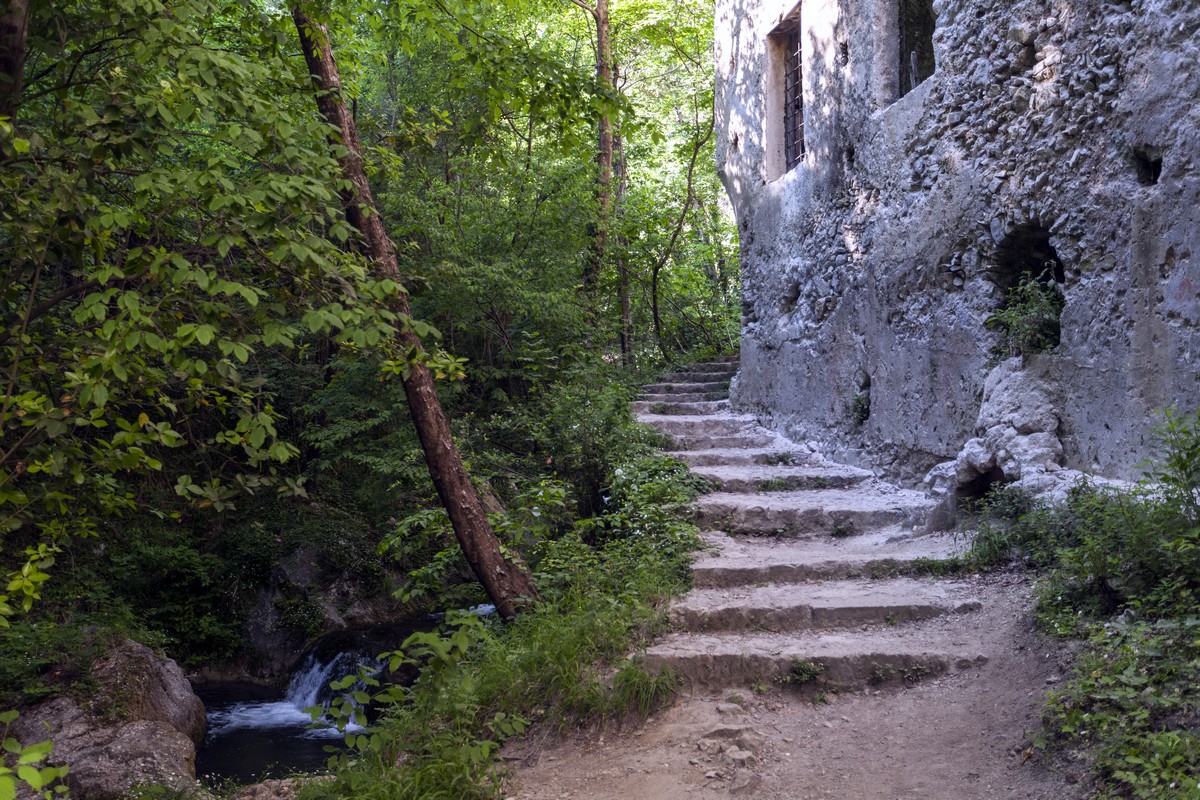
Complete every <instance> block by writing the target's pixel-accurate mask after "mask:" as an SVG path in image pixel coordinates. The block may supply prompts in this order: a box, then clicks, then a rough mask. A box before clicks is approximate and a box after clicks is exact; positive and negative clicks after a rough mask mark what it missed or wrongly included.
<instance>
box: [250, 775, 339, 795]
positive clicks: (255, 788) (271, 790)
mask: <svg viewBox="0 0 1200 800" xmlns="http://www.w3.org/2000/svg"><path fill="white" fill-rule="evenodd" d="M328 780H332V777H331V776H327V775H318V776H315V777H309V778H273V779H271V780H267V781H263V782H262V783H255V784H251V785H250V786H247V787H245V788H244V789H240V790H239V791H238V792H237V794H235V795H234V796H233V798H232V800H296V797H297V795H299V793H300V790H301V789H303V788H304V786H305V785H306V784H309V783H320V782H322V781H328Z"/></svg>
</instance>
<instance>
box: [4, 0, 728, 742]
mask: <svg viewBox="0 0 1200 800" xmlns="http://www.w3.org/2000/svg"><path fill="white" fill-rule="evenodd" d="M305 5H306V6H311V7H312V9H313V10H314V11H319V12H320V13H321V16H322V18H323V19H327V20H329V21H330V22H331V31H332V38H333V46H334V50H335V52H336V54H337V57H338V60H339V63H340V66H341V69H342V73H343V76H344V78H345V80H346V91H347V94H348V96H349V98H350V99H351V100H352V101H353V104H354V111H355V114H356V117H357V121H358V125H359V128H360V131H361V134H362V139H363V146H364V151H365V157H366V163H367V169H368V171H369V173H370V177H371V181H372V184H373V189H374V192H375V196H376V198H377V201H378V204H379V207H380V214H381V217H382V218H383V219H384V221H385V223H386V226H387V229H388V231H389V233H390V234H391V237H392V239H393V240H394V241H395V243H396V245H397V249H398V251H399V254H400V259H401V267H402V271H403V272H404V275H405V280H404V283H405V285H404V286H403V287H401V286H400V285H398V284H397V283H396V282H395V281H389V280H380V279H378V278H377V277H374V276H373V274H372V265H371V263H369V262H368V260H367V259H366V258H365V257H364V256H363V255H362V253H361V252H360V251H359V248H358V247H357V246H356V243H355V242H356V236H355V231H354V230H352V229H351V228H350V227H349V225H348V224H347V222H346V219H345V214H344V209H343V205H342V201H343V196H342V192H343V189H344V186H345V184H344V183H343V177H342V173H341V172H340V171H339V168H338V163H337V161H336V156H337V155H338V154H339V153H340V152H341V150H340V147H339V146H338V145H337V143H336V142H333V143H331V141H330V139H329V129H328V127H327V126H326V125H325V123H324V122H323V121H322V120H321V118H320V116H319V115H318V114H317V113H316V108H315V106H314V99H313V93H312V86H311V83H310V81H309V79H308V75H307V70H306V69H305V66H304V62H303V59H301V58H300V56H299V53H298V48H297V41H296V31H295V29H294V27H293V26H292V24H291V20H290V18H289V17H288V15H287V14H286V11H287V9H286V7H282V6H280V5H278V4H273V3H244V2H233V1H232V0H112V1H111V2H95V0H70V2H65V3H55V4H33V8H32V11H31V12H30V13H31V16H30V18H29V27H28V29H29V31H30V33H29V38H28V42H27V44H26V52H25V58H24V73H23V79H24V86H23V90H22V91H21V93H20V95H19V96H18V97H17V98H16V103H15V106H14V110H13V113H12V116H11V117H7V118H5V117H0V194H2V195H3V197H4V199H3V201H2V202H0V308H2V313H0V364H4V365H5V366H4V370H3V372H2V373H0V380H2V381H3V382H4V396H3V399H2V400H0V545H2V547H0V568H3V570H4V571H5V573H6V576H7V580H6V581H5V584H4V587H0V589H3V591H0V628H3V630H0V707H9V706H18V707H19V706H21V705H23V704H27V703H29V702H33V701H35V700H36V699H38V698H40V697H44V696H45V695H47V694H50V693H53V692H58V691H64V690H67V691H73V692H77V693H80V692H83V693H86V691H87V690H88V689H87V686H86V681H84V682H83V683H80V680H81V679H83V678H84V677H85V675H86V667H87V662H88V661H89V659H90V656H91V654H93V653H97V652H101V651H102V650H103V648H104V647H105V646H106V645H107V644H108V643H109V642H111V641H113V640H114V638H115V637H118V636H122V635H131V636H134V637H136V638H139V639H141V640H143V641H147V642H149V643H151V644H153V645H157V646H161V647H163V648H164V649H165V650H166V651H167V653H168V654H169V655H172V656H174V657H176V658H178V659H179V660H181V661H182V662H183V663H185V664H186V665H188V666H196V665H200V664H205V663H229V662H233V663H248V662H249V661H251V660H252V659H253V656H254V654H253V653H251V652H248V651H247V646H246V640H245V625H244V623H245V621H246V618H247V615H248V612H249V611H250V608H251V606H252V604H253V603H255V602H258V600H257V598H261V597H262V596H263V595H262V592H263V591H264V590H266V591H268V592H269V596H270V598H271V599H270V603H271V604H272V605H273V608H274V612H275V613H276V614H277V615H278V618H279V620H280V622H281V625H282V626H283V627H284V628H285V629H286V630H287V631H288V632H289V635H290V636H292V639H293V645H294V646H302V645H303V644H304V643H305V642H310V641H312V639H313V638H314V637H317V636H319V635H320V634H321V633H322V632H323V631H326V630H328V627H329V625H330V622H329V614H328V613H327V611H328V605H329V603H330V600H329V597H328V595H327V591H328V588H329V587H330V586H332V585H334V584H335V583H338V582H340V583H341V584H343V585H350V586H351V587H352V592H353V593H352V596H351V597H350V598H349V600H348V601H346V600H345V598H343V601H346V602H358V601H359V600H363V601H371V600H373V599H375V598H378V597H381V596H382V597H386V596H389V595H390V594H391V593H392V592H393V591H399V592H400V593H401V594H402V595H403V596H404V597H405V598H406V599H407V600H408V601H409V602H410V603H412V604H417V603H421V604H425V605H428V606H438V605H454V604H456V603H458V602H473V601H474V600H477V599H479V589H478V586H477V585H476V584H474V582H473V581H472V580H471V578H470V575H469V573H468V572H467V571H466V569H465V565H464V563H463V561H462V558H461V556H460V555H459V554H458V553H457V551H456V550H455V548H454V547H453V546H452V540H451V539H450V538H449V536H448V533H447V529H446V526H445V524H444V522H443V521H442V519H441V518H440V517H439V513H440V512H439V511H438V510H437V508H436V506H437V504H436V500H435V495H434V492H433V489H432V486H431V484H430V480H429V478H428V474H427V472H426V471H425V468H424V464H423V460H422V455H421V450H420V447H419V446H418V442H417V437H416V435H415V431H414V429H413V425H412V423H411V421H410V418H409V415H408V412H407V408H406V403H405V398H404V393H403V391H402V390H401V388H400V386H399V382H398V381H397V380H395V377H396V376H398V375H401V374H403V373H404V371H405V370H406V369H407V366H408V364H409V363H410V362H411V359H413V358H414V357H416V356H415V354H414V353H413V352H412V351H411V350H405V349H401V348H398V347H397V346H396V345H395V344H394V343H395V340H396V338H395V334H396V332H397V331H398V330H411V331H412V332H414V333H416V334H417V335H418V336H420V337H421V338H422V339H423V340H424V342H425V344H426V348H427V349H428V351H429V354H428V356H426V357H425V358H426V360H427V362H428V363H429V364H430V366H431V367H432V368H433V369H434V370H435V371H436V373H437V375H438V377H439V378H440V379H442V383H441V386H440V391H441V399H442V402H443V404H444V405H445V407H446V408H447V410H448V412H449V415H450V417H451V419H452V420H453V424H454V433H455V437H456V440H457V441H458V443H459V446H460V448H461V449H462V451H463V453H464V455H465V459H466V461H467V465H468V467H469V469H470V471H471V473H472V475H473V477H474V479H475V481H476V483H477V485H478V487H479V489H480V491H481V493H482V494H483V495H484V496H485V499H486V500H487V502H488V504H489V507H490V508H491V509H492V510H493V513H492V521H493V524H494V525H495V526H496V527H497V530H498V532H499V533H500V535H501V536H502V538H503V540H504V543H505V545H506V546H508V547H510V548H513V549H514V550H516V551H519V552H521V553H522V554H523V555H524V557H525V558H526V560H528V561H529V562H530V563H531V564H532V565H533V566H534V567H535V568H537V569H539V570H540V571H541V573H540V574H541V578H540V580H541V581H542V583H543V585H544V590H545V591H546V592H547V596H548V597H549V598H550V602H549V603H548V607H551V608H560V607H561V608H566V606H562V605H561V604H563V603H567V600H566V599H565V597H566V594H570V592H568V591H567V590H566V589H565V588H564V589H562V591H561V592H560V591H559V589H557V588H556V586H558V583H556V581H566V580H568V579H567V577H565V573H562V574H559V575H558V577H551V576H552V575H554V574H555V573H554V569H553V565H555V564H556V563H559V561H563V563H564V564H567V566H563V567H562V569H563V570H567V571H569V569H568V567H570V568H571V569H574V568H578V564H579V563H582V562H581V561H580V560H581V559H583V560H586V559H590V558H597V559H601V560H602V561H605V560H606V559H608V560H614V559H615V560H614V561H613V563H616V561H621V560H622V559H624V561H622V563H623V564H624V566H623V567H621V569H626V570H632V571H633V572H630V573H629V575H630V576H632V575H634V573H636V572H637V570H638V569H643V566H636V565H635V564H634V561H635V560H636V559H634V555H633V554H634V552H635V549H632V548H635V546H634V545H633V544H631V542H632V541H633V539H632V538H631V537H633V532H635V531H636V530H639V529H640V528H639V527H638V526H640V525H643V523H644V524H646V525H651V524H658V523H656V522H654V521H653V520H643V521H639V520H637V519H632V518H628V517H622V516H620V514H617V515H616V516H614V515H613V514H612V512H613V511H614V510H619V509H625V508H627V506H626V505H624V504H622V503H623V501H622V503H617V504H615V505H614V501H613V500H612V494H611V492H613V491H618V490H619V491H632V490H631V489H628V487H627V488H626V489H620V487H621V486H623V485H624V484H622V482H621V481H622V479H621V478H620V476H618V477H617V478H615V479H614V477H613V476H614V468H615V467H616V465H617V464H619V463H626V462H630V461H632V460H634V459H636V458H637V457H639V456H641V455H642V454H644V453H645V452H647V450H648V448H649V447H650V446H651V445H652V444H653V439H652V437H650V436H649V435H648V434H647V433H645V432H643V431H640V430H639V429H637V428H636V427H635V426H634V425H633V424H632V422H631V419H630V416H629V412H628V402H629V400H630V399H631V398H632V397H633V396H634V389H633V386H634V385H635V384H636V382H637V380H638V379H639V375H641V376H644V375H645V374H647V372H648V371H650V370H653V369H655V368H657V367H659V366H661V365H662V364H664V363H666V362H668V361H679V360H681V359H684V358H686V357H687V355H686V354H687V353H688V352H692V351H705V352H716V351H720V350H722V349H729V348H731V347H733V346H734V343H735V339H736V336H735V332H736V312H737V304H736V300H735V297H736V288H737V275H736V263H737V254H736V250H735V248H736V244H735V239H734V232H733V229H732V227H731V225H730V223H729V222H728V220H727V219H726V218H725V215H724V214H723V213H722V212H721V210H720V207H719V204H718V201H717V197H718V184H717V182H716V179H715V176H714V175H713V174H712V171H711V169H710V168H709V165H710V163H711V158H712V141H711V129H712V108H711V94H712V88H711V72H712V69H711V52H710V48H711V29H710V26H711V8H710V7H709V6H707V5H705V4H701V3H694V2H692V1H691V0H655V2H649V1H648V0H638V1H637V2H632V1H631V2H629V3H627V4H624V5H615V6H613V8H612V30H611V33H612V37H613V44H614V48H615V49H614V53H615V57H616V58H617V60H618V62H619V64H620V70H619V72H618V80H617V81H616V83H615V84H614V85H613V86H611V87H605V86H602V85H600V84H599V83H598V82H597V79H596V75H595V57H594V53H593V51H592V47H593V45H594V35H595V31H594V30H593V29H591V28H589V23H588V20H587V18H586V17H585V16H584V15H582V14H581V13H580V12H579V9H578V8H577V7H576V6H574V5H571V4H569V3H566V2H561V3H551V2H544V1H542V0H539V2H522V3H517V2H515V0H514V1H512V2H500V3H494V4H482V3H478V2H474V0H455V2H449V3H447V2H442V0H434V2H423V0H404V1H403V2H388V1H385V0H378V1H374V0H362V1H361V2H353V3H338V4H322V3H307V2H306V3H305ZM6 41H7V40H6ZM5 46H8V45H5ZM4 63H5V64H8V63H10V62H9V61H5V62H4ZM5 77H6V76H0V78H5ZM602 114H603V115H608V116H609V117H610V118H611V119H612V121H613V125H614V131H615V133H616V137H617V145H618V149H617V156H616V162H615V165H616V168H617V172H616V174H617V175H619V177H620V185H619V186H617V187H616V190H617V191H616V193H615V195H614V200H615V202H614V204H613V206H612V209H611V214H612V218H611V219H610V220H607V225H606V226H605V227H606V228H607V230H609V231H611V233H612V236H611V239H610V241H611V243H612V246H611V247H610V248H609V249H608V250H607V252H606V256H605V258H606V261H605V263H604V264H602V265H601V266H602V270H601V272H600V280H599V281H598V283H597V284H596V286H594V287H591V290H590V291H589V292H586V293H585V292H582V291H581V283H582V276H583V274H584V271H585V266H586V262H587V258H588V253H589V251H590V240H591V239H592V238H593V237H594V236H595V232H596V230H597V229H598V226H599V225H600V222H601V221H600V220H598V219H597V201H596V186H595V181H596V176H595V170H594V159H595V157H596V153H595V147H596V145H595V131H596V124H597V119H598V118H599V116H600V115H602ZM405 291H406V292H407V293H408V294H409V301H410V307H411V310H412V316H411V317H408V316H405V315H402V314H397V313H396V311H395V308H396V306H395V304H394V303H393V300H394V299H395V298H396V297H397V296H398V294H399V293H400V292H405ZM624 308H627V309H628V312H627V313H626V312H624V311H623V309H624ZM638 370H641V372H639V371H638ZM614 480H615V481H616V482H615V483H614ZM651 484H652V485H657V484H654V482H653V481H651ZM614 487H616V488H614ZM606 497H607V498H608V499H607V500H606ZM629 507H630V508H632V507H637V508H641V509H643V510H645V509H648V508H649V505H648V504H647V503H643V504H642V505H640V506H639V505H637V504H634V506H629ZM603 512H609V516H608V517H606V518H603V519H599V518H598V519H596V520H594V521H588V520H589V518H592V517H595V516H596V515H598V514H601V513H603ZM620 513H625V514H628V513H629V512H628V511H624V512H620ZM638 513H643V511H639V512H638ZM634 538H636V537H634ZM618 540H620V541H622V542H625V544H623V545H621V547H623V548H625V549H624V550H622V552H623V553H624V554H625V555H623V556H620V557H619V558H618V557H617V556H614V555H613V552H615V551H612V548H614V547H617V545H616V544H615V542H616V541H618ZM610 551H612V552H610ZM568 552H569V553H570V558H567V556H566V555H563V554H565V553H568ZM638 552H640V551H638ZM556 554H557V555H556ZM588 554H591V555H588ZM677 556H678V553H675V554H674V555H673V556H672V558H674V557H677ZM664 557H665V556H664ZM655 558H656V557H655ZM655 558H649V557H648V560H647V562H646V564H645V565H644V568H645V569H648V570H653V569H657V568H658V567H656V566H655V564H656V563H657V562H656V561H655ZM556 559H557V560H556ZM563 559H565V561H564V560H563ZM572 559H574V560H572ZM297 563H303V564H308V565H315V566H314V568H313V569H311V570H308V571H307V572H306V571H305V570H300V572H303V573H304V574H305V575H306V577H304V578H303V579H297V578H293V577H292V576H293V572H294V571H289V570H287V569H283V568H282V567H281V565H284V564H297ZM605 563H607V561H605ZM606 569H607V568H606ZM612 569H617V568H616V567H612ZM614 574H616V573H614ZM621 574H622V575H624V574H625V573H621ZM637 574H640V573H637ZM630 580H634V578H633V577H631V578H630ZM636 582H637V581H636V580H634V583H636ZM560 595H561V596H560ZM576 595H578V592H576ZM575 602H577V603H582V602H586V603H591V602H593V600H592V599H587V600H586V601H585V600H583V599H582V598H580V597H576V601H575ZM410 607H412V606H410ZM564 613H565V612H564ZM543 614H552V612H550V611H539V612H538V618H541V615H543ZM531 624H532V623H531ZM639 624H640V623H638V624H634V623H633V622H629V623H628V624H625V623H622V625H625V627H624V628H621V630H624V631H629V630H633V629H635V628H637V627H638V625H639ZM618 627H620V626H618ZM620 635H624V634H620ZM614 636H617V637H618V638H619V635H617V634H614ZM612 641H613V642H615V641H617V639H616V638H614V639H612ZM615 647H616V645H615V644H614V645H612V647H610V648H609V650H606V651H605V652H606V653H609V654H610V655H611V653H613V652H616V651H615V650H613V649H612V648H615ZM514 713H515V712H514ZM35 755H36V754H35Z"/></svg>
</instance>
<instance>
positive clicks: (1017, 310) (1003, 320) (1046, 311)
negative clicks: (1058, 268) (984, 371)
mask: <svg viewBox="0 0 1200 800" xmlns="http://www.w3.org/2000/svg"><path fill="white" fill-rule="evenodd" d="M1051 275H1052V273H1051V272H1047V273H1046V274H1044V275H1043V276H1042V277H1041V278H1035V277H1034V276H1033V275H1029V274H1026V275H1024V276H1022V277H1021V279H1020V281H1019V282H1018V283H1017V285H1016V286H1014V287H1013V288H1012V289H1009V290H1008V293H1007V295H1006V296H1005V298H1004V305H1002V306H1001V307H1000V308H999V309H998V310H997V311H996V312H994V313H993V314H992V315H991V316H990V317H988V318H987V321H986V323H985V324H986V325H987V327H989V328H993V329H995V330H999V331H1000V332H1001V333H1002V334H1003V342H1002V344H1001V345H1000V347H999V349H998V352H997V353H996V355H998V356H1000V357H1002V358H1008V357H1011V356H1019V355H1032V354H1034V353H1048V352H1050V351H1051V350H1053V349H1054V348H1055V347H1057V346H1058V341H1059V335H1060V323H1059V318H1060V317H1061V316H1062V310H1063V305H1064V303H1065V301H1064V300H1063V296H1062V294H1061V293H1060V292H1059V289H1058V286H1057V284H1055V282H1054V281H1053V279H1052V278H1051Z"/></svg>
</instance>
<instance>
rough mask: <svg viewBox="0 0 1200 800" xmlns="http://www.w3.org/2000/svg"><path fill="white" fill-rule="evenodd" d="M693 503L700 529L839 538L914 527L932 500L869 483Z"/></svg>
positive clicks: (727, 495)
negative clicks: (899, 526)
mask: <svg viewBox="0 0 1200 800" xmlns="http://www.w3.org/2000/svg"><path fill="white" fill-rule="evenodd" d="M693 505H694V514H695V516H694V519H695V521H696V524H698V525H700V526H701V527H702V528H713V529H716V530H721V531H725V532H727V533H749V534H759V535H768V536H780V537H807V536H822V535H829V536H834V537H843V536H853V535H857V534H861V533H864V532H866V531H869V530H874V529H877V528H882V527H885V526H887V525H891V524H895V523H908V524H910V525H911V524H915V523H916V522H917V521H919V520H921V519H923V518H924V516H925V515H927V514H928V512H929V511H930V510H931V509H932V508H933V506H934V502H933V501H932V500H930V499H929V498H928V497H926V495H925V494H923V493H921V492H915V491H910V490H907V489H900V488H897V487H895V486H892V485H891V484H886V483H883V482H881V481H875V480H872V481H865V482H863V483H861V484H859V485H858V486H856V487H853V488H850V489H821V490H815V491H808V492H805V491H798V492H770V493H763V494H733V493H730V492H715V493H713V494H709V495H705V496H703V497H701V498H700V499H699V500H697V501H696V502H695V503H694V504H693Z"/></svg>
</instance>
